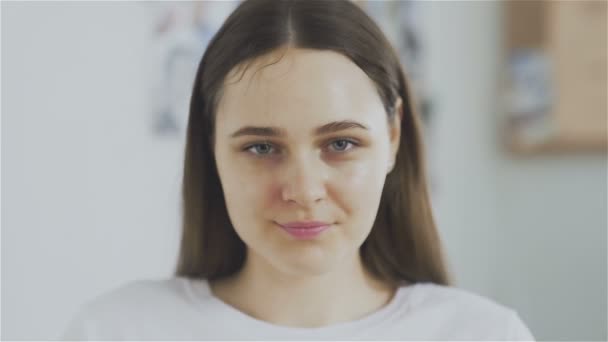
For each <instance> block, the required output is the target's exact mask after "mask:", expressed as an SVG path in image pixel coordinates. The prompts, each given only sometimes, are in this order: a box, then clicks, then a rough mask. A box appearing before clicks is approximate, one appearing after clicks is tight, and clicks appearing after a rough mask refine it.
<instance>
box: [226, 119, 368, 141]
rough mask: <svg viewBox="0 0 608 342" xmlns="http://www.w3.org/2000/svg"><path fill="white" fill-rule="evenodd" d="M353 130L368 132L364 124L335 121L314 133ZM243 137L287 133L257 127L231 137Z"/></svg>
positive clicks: (279, 129)
mask: <svg viewBox="0 0 608 342" xmlns="http://www.w3.org/2000/svg"><path fill="white" fill-rule="evenodd" d="M351 128H360V129H364V130H368V128H367V127H365V126H364V125H363V124H360V123H358V122H356V121H352V120H342V121H334V122H330V123H328V124H325V125H323V126H320V127H317V128H316V129H315V131H314V133H315V134H316V135H322V134H328V133H333V132H338V131H343V130H347V129H351ZM243 135H256V136H266V137H285V136H287V133H286V132H285V130H283V129H281V128H278V127H257V126H245V127H243V128H240V129H239V130H237V131H236V132H234V133H232V134H231V135H230V137H232V138H236V137H240V136H243Z"/></svg>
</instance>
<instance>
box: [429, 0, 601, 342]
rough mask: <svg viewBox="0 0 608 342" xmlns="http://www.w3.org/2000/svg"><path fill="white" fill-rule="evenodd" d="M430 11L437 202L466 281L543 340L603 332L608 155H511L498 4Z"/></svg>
mask: <svg viewBox="0 0 608 342" xmlns="http://www.w3.org/2000/svg"><path fill="white" fill-rule="evenodd" d="M429 11H430V13H431V14H430V16H429V17H430V20H429V22H428V25H429V26H430V27H431V29H430V32H431V34H430V36H429V37H430V47H431V56H430V57H431V59H432V61H431V63H430V66H431V68H430V72H431V76H432V77H431V78H432V81H433V82H432V83H433V88H434V89H435V92H436V95H437V98H438V99H439V101H438V104H437V110H438V111H437V113H436V116H437V117H436V120H437V121H436V126H435V127H434V131H433V139H434V140H433V145H431V147H432V149H431V152H432V159H431V161H432V162H433V163H434V164H435V166H437V172H438V176H437V180H438V184H437V194H436V195H435V199H436V201H435V209H436V214H437V216H438V221H439V226H440V229H441V231H442V233H443V236H444V239H445V240H446V244H447V250H448V252H449V255H450V260H451V262H452V266H453V269H454V271H455V273H456V278H457V279H456V280H457V284H458V285H459V286H462V287H465V288H468V289H473V290H476V291H477V292H479V293H482V294H485V295H488V296H491V297H493V298H495V299H496V300H497V301H499V302H501V303H503V304H506V305H508V306H511V307H513V308H515V309H516V310H517V311H518V312H519V313H520V315H521V316H522V318H523V319H524V321H525V322H526V323H527V324H528V325H529V327H530V329H531V330H532V333H533V334H534V335H535V337H536V338H537V339H539V340H606V339H607V333H606V321H607V318H606V303H607V302H606V291H607V289H606V270H607V265H606V243H607V242H606V231H607V226H608V225H607V222H606V211H607V206H608V204H607V199H606V191H607V190H606V189H607V186H606V175H607V172H606V171H607V159H606V155H605V154H603V155H602V154H595V155H594V154H589V155H567V154H564V155H559V154H558V155H549V156H540V157H528V158H524V157H514V156H512V155H510V154H509V153H507V152H506V151H505V150H504V148H503V146H502V145H501V143H500V138H498V137H499V136H500V134H501V133H500V122H501V120H500V117H501V115H502V113H501V111H500V109H499V108H500V106H499V105H498V103H500V101H501V99H500V97H499V83H500V82H499V81H500V78H501V71H500V69H499V68H500V67H501V64H500V63H502V61H501V59H502V57H501V54H502V51H501V49H502V47H501V46H502V39H503V38H502V34H503V32H502V30H501V23H502V20H503V18H502V12H501V3H500V2H495V1H479V2H472V1H471V2H432V3H431V5H430V9H429Z"/></svg>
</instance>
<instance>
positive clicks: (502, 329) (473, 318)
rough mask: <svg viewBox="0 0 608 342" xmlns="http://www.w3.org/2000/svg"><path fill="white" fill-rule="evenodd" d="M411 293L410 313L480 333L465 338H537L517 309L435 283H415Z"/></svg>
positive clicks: (472, 293) (452, 326)
mask: <svg viewBox="0 0 608 342" xmlns="http://www.w3.org/2000/svg"><path fill="white" fill-rule="evenodd" d="M409 293H410V296H409V298H408V306H409V308H408V310H407V311H408V312H409V313H411V314H413V315H416V316H418V315H423V316H426V317H431V316H432V317H433V318H434V319H436V322H438V323H440V324H442V325H443V326H444V327H448V328H450V329H452V328H453V329H454V331H456V330H458V331H461V332H465V333H466V332H467V331H470V332H473V333H474V334H477V336H471V335H468V336H463V337H465V338H473V337H475V338H490V339H500V338H506V339H508V340H533V339H534V338H533V336H532V334H531V333H530V331H529V330H528V328H527V327H526V325H525V324H524V323H523V322H522V320H521V318H520V317H519V314H518V313H517V312H516V311H515V310H513V309H512V308H509V307H507V306H505V305H503V304H500V303H499V302H497V301H496V300H494V299H491V298H489V297H484V296H482V295H479V294H477V293H474V292H472V291H469V290H465V289H462V288H458V287H454V286H445V285H438V284H433V283H418V284H414V285H412V288H411V289H410V291H409Z"/></svg>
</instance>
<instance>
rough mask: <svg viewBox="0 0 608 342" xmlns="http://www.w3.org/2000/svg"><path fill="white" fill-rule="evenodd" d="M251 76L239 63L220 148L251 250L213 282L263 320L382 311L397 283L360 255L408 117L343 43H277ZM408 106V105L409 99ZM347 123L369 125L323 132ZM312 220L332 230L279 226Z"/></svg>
mask: <svg viewBox="0 0 608 342" xmlns="http://www.w3.org/2000/svg"><path fill="white" fill-rule="evenodd" d="M281 55H283V56H282V57H281ZM279 58H280V61H279V62H277V63H274V64H272V65H268V64H270V63H272V62H276V61H277V60H278V59H279ZM240 76H241V74H240V73H238V72H236V70H234V71H233V72H232V73H231V74H230V75H229V76H228V77H227V82H226V83H225V84H226V85H225V87H224V93H223V95H222V98H221V99H220V102H219V104H218V111H217V113H216V115H217V116H216V127H215V134H214V147H213V149H214V152H215V158H216V163H217V168H218V174H219V176H220V181H221V184H222V188H223V191H224V195H225V199H226V206H227V209H228V214H229V216H230V219H231V222H232V224H233V226H234V228H235V230H236V232H237V234H238V235H239V236H240V238H241V239H242V240H243V241H244V242H245V244H246V245H247V258H246V262H245V265H244V267H243V269H242V270H241V271H240V272H239V273H237V274H236V275H234V276H232V277H231V278H228V279H224V280H221V281H216V282H213V283H212V284H211V288H212V291H213V293H214V294H215V295H216V296H217V297H218V298H220V299H221V300H223V301H224V302H226V303H227V304H229V305H232V306H234V307H235V308H237V309H239V310H240V311H242V312H244V313H246V314H248V315H250V316H252V317H255V318H257V319H260V320H264V321H267V322H270V323H274V324H278V325H285V326H292V327H319V326H325V325H329V324H334V323H339V322H345V321H351V320H354V319H357V318H361V317H363V316H365V315H367V314H369V313H371V312H373V311H376V310H378V309H379V308H381V307H382V306H384V305H386V303H387V302H389V301H390V299H391V298H392V296H393V295H394V292H395V289H393V288H390V287H389V286H388V285H386V284H384V283H382V282H381V281H380V280H378V279H375V278H374V277H372V276H371V275H370V274H369V273H368V272H367V271H366V270H365V268H364V267H363V265H362V263H361V259H360V257H359V253H358V251H359V247H360V246H361V244H362V243H363V242H364V240H365V239H366V237H367V236H368V235H369V233H370V230H371V228H372V225H373V222H374V220H375V217H376V214H377V210H378V206H379V203H380V196H381V193H382V188H383V186H384V183H385V179H386V175H387V174H388V172H390V170H391V169H392V165H393V162H394V160H395V156H396V153H397V149H398V146H399V135H400V120H401V117H400V115H395V120H394V122H393V124H392V125H391V124H390V123H389V122H388V120H387V115H386V112H385V110H384V106H383V104H382V101H381V99H380V97H379V95H378V93H377V90H376V89H375V87H374V84H373V82H372V81H371V79H370V78H369V77H368V76H367V75H366V74H365V73H364V72H363V71H362V70H361V69H360V68H359V67H358V66H357V65H356V64H354V63H353V62H352V61H351V60H350V59H348V58H347V57H345V56H343V55H341V54H339V53H336V52H332V51H319V50H311V49H300V48H291V47H290V48H288V49H283V50H277V51H275V52H273V53H271V54H269V55H267V56H263V57H261V58H259V59H257V60H256V61H254V63H253V64H252V65H251V66H250V67H249V68H248V69H247V71H246V72H245V74H243V75H242V76H243V77H242V78H241V77H240ZM396 105H397V108H398V110H399V113H401V100H400V99H399V100H398V103H397V104H396ZM342 120H349V121H352V122H357V123H359V124H361V125H363V126H365V127H366V128H358V127H350V128H348V129H344V130H340V131H335V132H325V133H323V134H320V135H317V134H316V133H315V129H316V128H317V127H319V126H322V125H325V124H327V123H330V122H334V121H342ZM245 126H271V127H276V128H279V129H280V130H282V131H283V133H284V135H283V136H267V135H250V134H245V135H241V136H238V137H233V134H234V133H235V132H237V131H238V130H240V129H241V128H242V127H245ZM307 220H319V221H325V222H329V223H331V224H332V226H331V227H330V229H327V230H325V231H324V232H323V233H321V234H320V235H319V236H317V237H316V238H313V239H307V240H302V239H296V238H294V237H293V236H291V235H290V234H288V233H287V232H286V231H285V230H284V229H282V228H281V227H280V226H279V225H278V223H287V222H292V221H307ZM353 298H357V300H352V299H353Z"/></svg>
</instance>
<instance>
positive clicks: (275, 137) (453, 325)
mask: <svg viewBox="0 0 608 342" xmlns="http://www.w3.org/2000/svg"><path fill="white" fill-rule="evenodd" d="M412 101H413V100H412V98H411V97H410V94H409V93H408V87H407V83H406V81H405V77H404V72H403V70H402V68H401V66H400V64H399V61H398V58H397V56H396V54H395V52H394V50H393V49H392V48H391V46H390V44H389V43H388V41H387V39H386V38H385V37H384V36H383V34H382V33H381V31H380V29H379V28H378V27H377V26H376V24H375V23H373V21H372V20H371V19H370V18H369V17H368V16H367V15H366V14H365V13H364V12H363V11H362V10H361V9H360V8H359V7H358V6H357V5H355V4H353V3H352V2H350V1H314V0H290V1H276V0H250V1H245V2H243V3H242V4H241V5H240V6H239V7H238V8H237V9H236V10H235V11H234V12H233V13H232V14H231V15H230V17H229V18H228V19H227V20H226V22H225V23H224V25H223V26H222V28H221V29H220V30H219V32H218V33H217V34H216V36H215V37H214V38H213V40H212V41H211V43H210V45H209V47H208V48H207V51H206V52H205V55H204V56H203V59H202V61H201V63H200V66H199V69H198V72H197V75H196V81H195V84H194V88H193V92H192V98H191V104H190V114H189V122H188V133H187V141H186V153H185V165H184V179H183V189H182V190H183V220H184V221H183V235H182V241H181V250H180V255H179V263H178V267H177V272H176V277H173V278H172V279H168V280H156V281H152V280H146V281H139V282H135V283H132V284H129V285H126V286H124V287H121V288H120V289H116V290H114V291H112V292H110V293H107V294H105V295H103V296H100V297H98V298H97V299H96V300H94V301H92V302H90V303H89V304H88V305H87V306H86V307H85V308H84V309H83V311H82V312H81V313H80V314H79V315H78V316H77V317H76V319H75V320H74V321H73V322H72V325H71V326H70V328H69V330H68V332H67V333H66V335H65V337H66V338H76V339H137V340H142V339H143V340H146V339H168V340H176V339H241V340H243V339H262V340H272V339H283V340H289V339H306V340H311V339H324V340H328V339H347V340H353V339H380V340H388V339H398V340H409V339H418V340H422V339H423V340H428V339H431V340H444V339H448V340H456V339H458V340H460V339H467V340H481V339H484V340H486V339H491V340H503V339H507V340H518V339H523V340H531V339H533V337H532V335H531V334H530V332H529V331H528V329H527V328H526V326H525V325H524V324H523V323H522V322H521V320H520V318H519V316H518V315H517V313H515V312H514V311H513V310H511V309H509V308H506V307H503V306H501V305H499V304H497V303H495V302H493V301H491V300H489V299H486V298H483V297H480V296H477V295H474V294H472V293H468V292H465V291H464V290H460V289H456V288H454V287H450V286H449V276H448V274H447V271H446V267H445V265H444V261H443V256H442V252H441V246H440V239H439V237H438V234H437V230H436V228H435V225H434V222H433V217H432V213H431V206H430V204H429V196H428V193H427V181H426V178H425V170H424V161H423V150H422V143H421V136H420V124H419V121H418V116H417V115H416V113H415V112H414V105H413V103H412Z"/></svg>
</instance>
